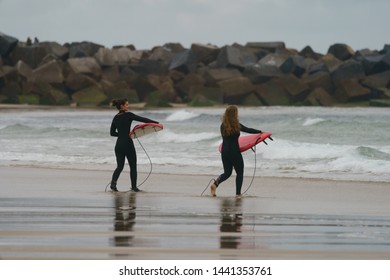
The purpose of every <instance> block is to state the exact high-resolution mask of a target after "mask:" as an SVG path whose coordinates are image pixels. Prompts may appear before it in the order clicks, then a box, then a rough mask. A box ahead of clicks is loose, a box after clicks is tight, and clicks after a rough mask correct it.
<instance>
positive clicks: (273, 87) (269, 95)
mask: <svg viewBox="0 0 390 280" xmlns="http://www.w3.org/2000/svg"><path fill="white" fill-rule="evenodd" d="M255 91H256V95H257V96H258V98H259V99H260V100H261V102H262V103H263V104H264V105H266V106H280V105H286V106H287V105H291V100H290V98H291V97H290V95H289V94H288V93H287V92H286V90H285V89H284V88H283V87H282V86H281V85H280V84H279V83H276V82H275V81H274V80H271V81H269V82H266V83H263V84H260V85H256V86H255Z"/></svg>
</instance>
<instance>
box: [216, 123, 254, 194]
mask: <svg viewBox="0 0 390 280" xmlns="http://www.w3.org/2000/svg"><path fill="white" fill-rule="evenodd" d="M222 131H223V124H221V134H222V139H223V142H222V153H221V158H222V163H223V170H224V172H223V173H222V174H221V175H220V176H219V177H218V179H217V181H216V183H217V185H219V184H221V183H222V182H223V181H225V180H226V179H228V178H229V177H230V175H232V171H233V168H234V170H235V171H236V173H237V177H236V195H240V194H241V187H242V182H243V180H244V160H243V159H242V155H241V152H240V147H239V145H238V137H240V133H237V134H233V135H230V136H223V133H222ZM240 131H242V132H246V133H251V134H256V133H261V130H257V129H253V128H248V127H246V126H244V125H242V124H240Z"/></svg>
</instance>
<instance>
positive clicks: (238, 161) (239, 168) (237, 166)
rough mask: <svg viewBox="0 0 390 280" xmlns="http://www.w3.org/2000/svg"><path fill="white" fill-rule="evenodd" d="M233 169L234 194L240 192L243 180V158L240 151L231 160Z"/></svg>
mask: <svg viewBox="0 0 390 280" xmlns="http://www.w3.org/2000/svg"><path fill="white" fill-rule="evenodd" d="M233 167H234V170H235V171H236V174H237V177H236V195H240V194H241V187H242V182H243V180H244V160H243V158H242V155H241V153H240V154H238V155H236V156H235V158H234V162H233Z"/></svg>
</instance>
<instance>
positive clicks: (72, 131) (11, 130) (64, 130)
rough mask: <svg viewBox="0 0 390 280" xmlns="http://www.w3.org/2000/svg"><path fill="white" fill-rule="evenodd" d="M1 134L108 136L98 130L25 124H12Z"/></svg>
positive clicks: (4, 128)
mask: <svg viewBox="0 0 390 280" xmlns="http://www.w3.org/2000/svg"><path fill="white" fill-rule="evenodd" d="M0 132H1V133H2V134H3V135H9V136H11V137H17V136H20V135H24V136H26V137H29V136H30V137H32V136H36V137H54V138H55V137H64V136H67V137H71V136H85V137H88V136H89V137H93V136H95V137H96V136H106V135H108V132H107V133H106V134H104V135H103V134H102V132H101V131H99V130H98V129H84V128H74V127H55V126H28V125H24V124H18V123H17V124H12V125H7V126H4V127H2V128H0Z"/></svg>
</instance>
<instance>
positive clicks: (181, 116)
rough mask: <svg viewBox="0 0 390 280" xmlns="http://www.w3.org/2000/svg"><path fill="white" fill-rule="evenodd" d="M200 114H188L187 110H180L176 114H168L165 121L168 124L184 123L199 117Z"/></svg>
mask: <svg viewBox="0 0 390 280" xmlns="http://www.w3.org/2000/svg"><path fill="white" fill-rule="evenodd" d="M199 116H200V114H198V113H194V112H189V111H187V110H180V111H177V112H174V113H172V114H170V115H169V116H168V117H167V118H166V121H168V122H180V121H186V120H190V119H194V118H197V117H199Z"/></svg>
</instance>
